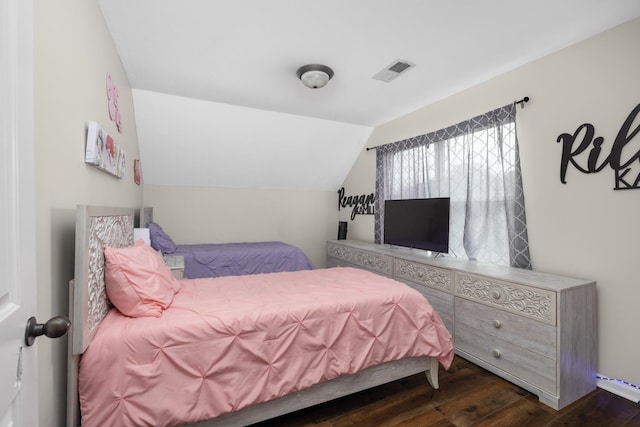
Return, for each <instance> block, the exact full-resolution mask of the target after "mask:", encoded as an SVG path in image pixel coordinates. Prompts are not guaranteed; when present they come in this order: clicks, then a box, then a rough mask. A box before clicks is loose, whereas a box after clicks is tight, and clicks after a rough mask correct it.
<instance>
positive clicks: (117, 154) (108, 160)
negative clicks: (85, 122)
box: [84, 122, 126, 178]
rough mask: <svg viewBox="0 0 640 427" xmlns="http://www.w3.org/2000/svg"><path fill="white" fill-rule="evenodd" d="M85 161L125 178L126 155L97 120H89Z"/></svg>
mask: <svg viewBox="0 0 640 427" xmlns="http://www.w3.org/2000/svg"><path fill="white" fill-rule="evenodd" d="M84 161H85V162H86V163H89V164H90V165H93V166H95V167H96V168H98V169H100V170H102V171H104V172H107V173H108V174H110V175H113V176H116V177H118V178H124V167H125V163H126V155H125V152H124V150H123V149H122V148H120V147H119V146H118V144H116V142H115V141H114V140H113V138H112V137H111V136H110V135H108V134H107V133H106V132H105V131H104V130H103V129H102V127H101V126H100V125H99V124H98V123H97V122H89V126H88V129H87V144H86V148H85V157H84Z"/></svg>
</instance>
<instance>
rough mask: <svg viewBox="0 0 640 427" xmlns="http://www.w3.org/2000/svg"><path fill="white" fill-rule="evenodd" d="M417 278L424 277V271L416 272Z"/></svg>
mask: <svg viewBox="0 0 640 427" xmlns="http://www.w3.org/2000/svg"><path fill="white" fill-rule="evenodd" d="M418 277H421V278H422V277H424V271H422V270H418Z"/></svg>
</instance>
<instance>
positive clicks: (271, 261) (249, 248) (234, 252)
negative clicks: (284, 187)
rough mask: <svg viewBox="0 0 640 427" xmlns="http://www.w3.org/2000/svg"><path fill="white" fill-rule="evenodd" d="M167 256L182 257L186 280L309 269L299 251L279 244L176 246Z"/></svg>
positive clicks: (284, 244)
mask: <svg viewBox="0 0 640 427" xmlns="http://www.w3.org/2000/svg"><path fill="white" fill-rule="evenodd" d="M171 255H182V256H184V276H185V278H187V279H198V278H202V277H220V276H240V275H243V274H258V273H275V272H280V271H297V270H311V269H313V265H312V264H311V262H310V261H309V259H308V258H307V257H306V255H305V254H304V253H303V252H302V251H301V250H300V249H298V248H297V247H295V246H291V245H289V244H286V243H283V242H250V243H215V244H200V245H177V250H176V251H175V252H174V253H172V254H171Z"/></svg>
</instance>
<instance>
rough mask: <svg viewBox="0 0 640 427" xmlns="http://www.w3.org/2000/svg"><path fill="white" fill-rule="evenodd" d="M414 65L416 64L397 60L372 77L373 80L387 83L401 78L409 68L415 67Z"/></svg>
mask: <svg viewBox="0 0 640 427" xmlns="http://www.w3.org/2000/svg"><path fill="white" fill-rule="evenodd" d="M415 65H416V64H414V63H412V62H409V61H405V60H403V59H398V60H397V61H393V62H392V63H391V64H390V65H389V66H388V67H386V68H384V69H383V70H381V71H379V72H378V73H377V74H376V75H374V76H373V78H374V79H376V80H382V81H383V82H387V83H389V82H390V81H391V80H393V79H395V78H396V77H399V76H401V75H402V74H404V73H406V72H407V71H409V70H410V69H411V68H413V67H415Z"/></svg>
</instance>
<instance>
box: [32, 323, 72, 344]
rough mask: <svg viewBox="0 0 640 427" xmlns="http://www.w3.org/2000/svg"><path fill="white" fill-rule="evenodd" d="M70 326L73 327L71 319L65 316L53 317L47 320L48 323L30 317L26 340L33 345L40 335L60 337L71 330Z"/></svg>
mask: <svg viewBox="0 0 640 427" xmlns="http://www.w3.org/2000/svg"><path fill="white" fill-rule="evenodd" d="M69 328H71V321H70V320H69V318H68V317H65V316H55V317H52V318H51V319H49V320H47V323H38V321H37V320H36V318H35V317H30V318H29V320H27V328H26V330H25V332H24V342H25V344H26V345H27V346H31V345H33V342H34V341H35V340H36V338H37V337H39V336H40V335H44V336H46V337H49V338H60V337H62V336H64V335H65V334H66V333H67V332H68V331H69Z"/></svg>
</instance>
